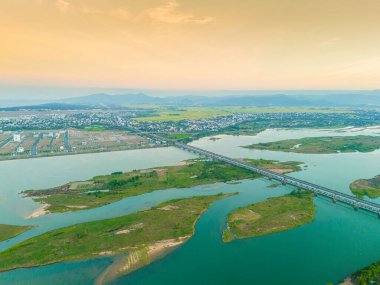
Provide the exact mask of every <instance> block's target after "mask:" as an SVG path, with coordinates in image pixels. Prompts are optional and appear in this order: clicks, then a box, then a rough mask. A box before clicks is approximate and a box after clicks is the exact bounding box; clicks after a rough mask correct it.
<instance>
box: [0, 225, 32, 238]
mask: <svg viewBox="0 0 380 285" xmlns="http://www.w3.org/2000/svg"><path fill="white" fill-rule="evenodd" d="M32 228H34V226H14V225H3V224H0V242H2V241H6V240H9V239H11V238H14V237H16V236H18V235H21V234H22V233H24V232H26V231H28V230H30V229H32Z"/></svg>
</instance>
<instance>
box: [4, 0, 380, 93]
mask: <svg viewBox="0 0 380 285" xmlns="http://www.w3.org/2000/svg"><path fill="white" fill-rule="evenodd" d="M379 11H380V1H379V0H234V1H231V0H138V1H137V0H0V37H1V42H0V85H1V86H31V85H32V86H63V87H104V88H105V87H110V88H131V89H152V88H153V89H223V90H230V89H231V90H232V89H255V90H260V89H271V90H275V89H378V88H379V85H380V84H379V83H380V29H379V27H380V17H379Z"/></svg>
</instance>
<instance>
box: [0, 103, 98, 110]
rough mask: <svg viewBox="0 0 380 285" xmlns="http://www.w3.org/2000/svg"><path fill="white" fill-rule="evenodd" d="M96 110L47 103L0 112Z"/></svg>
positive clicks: (86, 107) (11, 108)
mask: <svg viewBox="0 0 380 285" xmlns="http://www.w3.org/2000/svg"><path fill="white" fill-rule="evenodd" d="M94 108H99V106H95V105H72V104H63V103H47V104H39V105H30V106H15V107H4V108H0V111H21V110H38V111H43V110H91V109H94Z"/></svg>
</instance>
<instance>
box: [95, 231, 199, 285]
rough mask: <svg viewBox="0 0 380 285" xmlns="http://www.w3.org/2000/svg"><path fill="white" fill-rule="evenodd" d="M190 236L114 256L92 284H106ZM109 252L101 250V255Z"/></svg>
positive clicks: (174, 246)
mask: <svg viewBox="0 0 380 285" xmlns="http://www.w3.org/2000/svg"><path fill="white" fill-rule="evenodd" d="M190 237H191V236H184V237H180V238H178V239H168V240H162V241H158V242H156V243H154V244H151V245H148V246H146V247H144V248H139V249H135V250H131V251H129V253H128V254H127V255H122V256H120V257H118V258H116V260H115V261H114V263H113V264H112V265H110V266H109V267H108V268H107V269H106V270H105V271H104V272H103V274H101V275H100V276H99V277H98V278H97V280H96V281H95V283H94V285H103V284H108V283H109V282H111V281H112V280H115V279H116V278H118V277H119V276H121V275H126V274H128V273H130V272H132V271H134V270H137V269H139V268H141V267H143V266H145V265H148V264H149V263H151V262H153V261H155V260H156V259H158V258H160V257H162V256H164V255H165V254H167V253H169V252H170V251H172V250H174V249H175V248H177V247H178V246H180V245H181V244H183V243H185V242H186V241H187V240H188V239H189V238H190ZM111 254H113V252H110V251H109V252H102V255H111Z"/></svg>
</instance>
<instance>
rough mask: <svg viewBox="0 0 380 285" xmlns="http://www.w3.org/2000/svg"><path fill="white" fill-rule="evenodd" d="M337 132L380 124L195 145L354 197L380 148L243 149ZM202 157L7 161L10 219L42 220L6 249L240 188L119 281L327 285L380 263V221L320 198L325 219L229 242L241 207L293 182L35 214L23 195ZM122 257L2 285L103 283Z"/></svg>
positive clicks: (3, 174)
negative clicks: (180, 241) (184, 236)
mask: <svg viewBox="0 0 380 285" xmlns="http://www.w3.org/2000/svg"><path fill="white" fill-rule="evenodd" d="M328 135H380V128H366V129H355V128H347V129H340V130H302V129H300V130H278V129H277V130H266V131H264V132H262V133H260V134H258V135H256V136H225V135H222V136H218V137H219V138H220V139H219V140H216V141H213V140H210V139H209V138H203V139H200V140H198V141H196V142H193V143H192V145H194V146H198V147H201V148H204V149H208V150H211V151H214V152H217V153H220V154H223V155H227V156H230V157H234V158H264V159H274V160H282V161H286V160H294V161H302V162H305V167H304V170H303V171H301V172H297V173H293V174H291V175H293V176H295V177H298V178H301V179H305V180H307V181H310V182H313V183H317V184H320V185H323V186H326V187H330V188H333V189H336V190H338V191H342V192H345V193H350V190H349V188H348V186H349V184H350V183H351V182H352V181H353V180H356V179H358V178H371V177H373V176H375V175H377V174H380V163H379V162H380V151H375V152H371V153H350V154H341V153H337V154H323V155H321V154H318V155H316V154H315V155H313V154H294V153H283V152H272V151H257V150H250V149H245V148H241V147H240V146H243V145H249V144H252V143H257V142H268V141H275V140H280V139H288V138H301V137H307V136H328ZM192 157H194V156H193V155H192V154H189V153H186V152H184V151H182V150H179V149H175V148H163V149H148V150H146V149H144V150H133V151H122V152H111V153H96V154H84V155H75V156H64V157H49V158H36V159H28V160H15V161H3V162H0V181H1V184H0V223H8V224H22V225H24V224H25V225H26V224H28V225H29V224H31V225H38V226H39V227H38V228H35V229H33V230H31V231H28V232H26V233H24V234H22V235H20V236H18V237H16V238H14V239H11V240H10V241H7V242H2V243H0V250H4V249H6V248H9V247H10V246H12V245H14V244H16V243H18V242H20V241H23V240H25V239H27V238H30V237H32V236H35V235H38V234H41V233H43V232H46V231H48V230H51V229H55V228H60V227H64V226H68V225H71V224H75V223H79V222H85V221H91V220H97V219H104V218H110V217H115V216H120V215H124V214H128V213H132V212H136V211H138V210H141V209H144V208H147V207H150V206H153V205H155V204H157V203H160V202H162V201H165V200H170V199H173V198H177V197H190V196H193V195H211V194H216V193H220V192H224V193H230V192H236V191H238V192H240V194H239V195H237V196H232V197H228V198H226V199H223V200H221V201H218V202H216V203H214V204H213V205H212V206H211V208H210V209H209V210H208V211H206V212H205V214H204V215H203V216H202V218H201V219H200V220H199V222H198V223H197V225H196V233H195V235H194V237H193V238H192V239H190V240H189V241H188V242H187V243H186V244H184V245H183V246H181V247H180V248H178V249H177V250H175V251H173V252H172V253H170V254H169V255H167V256H165V257H164V258H162V259H160V260H158V261H156V262H154V263H152V264H151V265H149V266H146V267H145V268H142V269H140V270H138V271H136V272H133V273H132V274H129V275H127V276H124V277H121V278H119V279H118V280H115V281H114V282H113V284H131V285H134V284H136V285H139V284H144V285H146V284H166V285H167V284H260V285H274V284H284V285H287V284H289V285H296V284H300V285H301V284H302V285H305V284H309V285H314V284H315V285H317V284H318V285H319V284H322V285H325V284H327V283H328V282H333V283H334V284H335V283H337V282H338V281H340V280H342V279H343V278H344V277H345V276H347V275H349V274H350V273H351V272H353V271H355V270H357V269H359V268H361V267H363V266H366V265H368V264H370V263H372V262H374V261H376V260H378V259H380V250H379V238H380V220H379V219H378V218H377V217H376V216H374V215H372V214H369V213H366V212H364V211H354V210H353V209H352V208H350V207H346V206H343V205H339V204H338V205H337V204H333V203H332V202H331V201H329V200H327V199H324V198H316V199H315V202H316V205H317V214H316V217H315V220H314V221H313V222H312V223H310V224H308V225H304V226H302V227H299V228H297V229H295V230H291V231H286V232H282V233H276V234H272V235H268V236H264V237H259V238H252V239H244V240H238V241H234V242H232V243H229V244H224V243H223V242H222V240H221V232H222V231H223V229H224V226H225V217H226V215H227V214H228V213H229V212H230V211H231V210H233V209H235V208H237V207H240V206H243V205H248V204H251V203H255V202H258V201H262V200H263V199H266V198H268V197H273V196H278V195H283V194H285V193H288V192H290V191H291V190H292V187H290V186H281V187H277V188H268V185H270V184H272V182H270V181H267V180H266V179H257V180H244V181H242V183H241V184H235V185H228V184H224V183H216V184H214V185H206V186H198V187H193V188H184V189H169V190H162V191H155V192H153V193H148V194H144V195H141V196H138V197H130V198H127V199H124V200H122V201H119V202H117V203H113V204H111V205H107V206H104V207H100V208H97V209H91V210H86V211H79V212H75V213H64V214H50V215H47V216H42V217H39V218H36V219H25V218H24V217H25V216H26V215H28V214H30V213H31V212H32V211H33V210H35V209H36V208H38V207H39V205H38V204H36V203H34V202H33V201H32V200H31V199H29V198H22V197H21V196H20V195H19V194H18V193H19V192H20V191H22V190H26V189H38V188H46V187H50V186H55V185H59V184H62V183H65V182H69V181H73V180H81V179H88V178H90V177H93V176H95V175H99V174H106V173H111V172H113V171H119V170H123V171H128V170H132V169H141V168H147V167H156V166H164V165H175V164H178V163H180V161H182V160H185V159H189V158H192ZM111 263H112V258H99V259H93V260H86V261H79V262H71V263H61V264H55V265H50V266H44V267H40V268H32V269H20V270H15V271H10V272H5V273H0V284H1V285H2V284H31V285H34V284H36V285H37V284H42V285H43V284H51V283H54V284H56V285H59V284H93V282H94V281H95V280H96V278H97V277H98V276H99V275H100V274H101V273H102V272H103V271H104V270H105V269H106V268H107V267H108V266H109V265H110V264H111Z"/></svg>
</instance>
